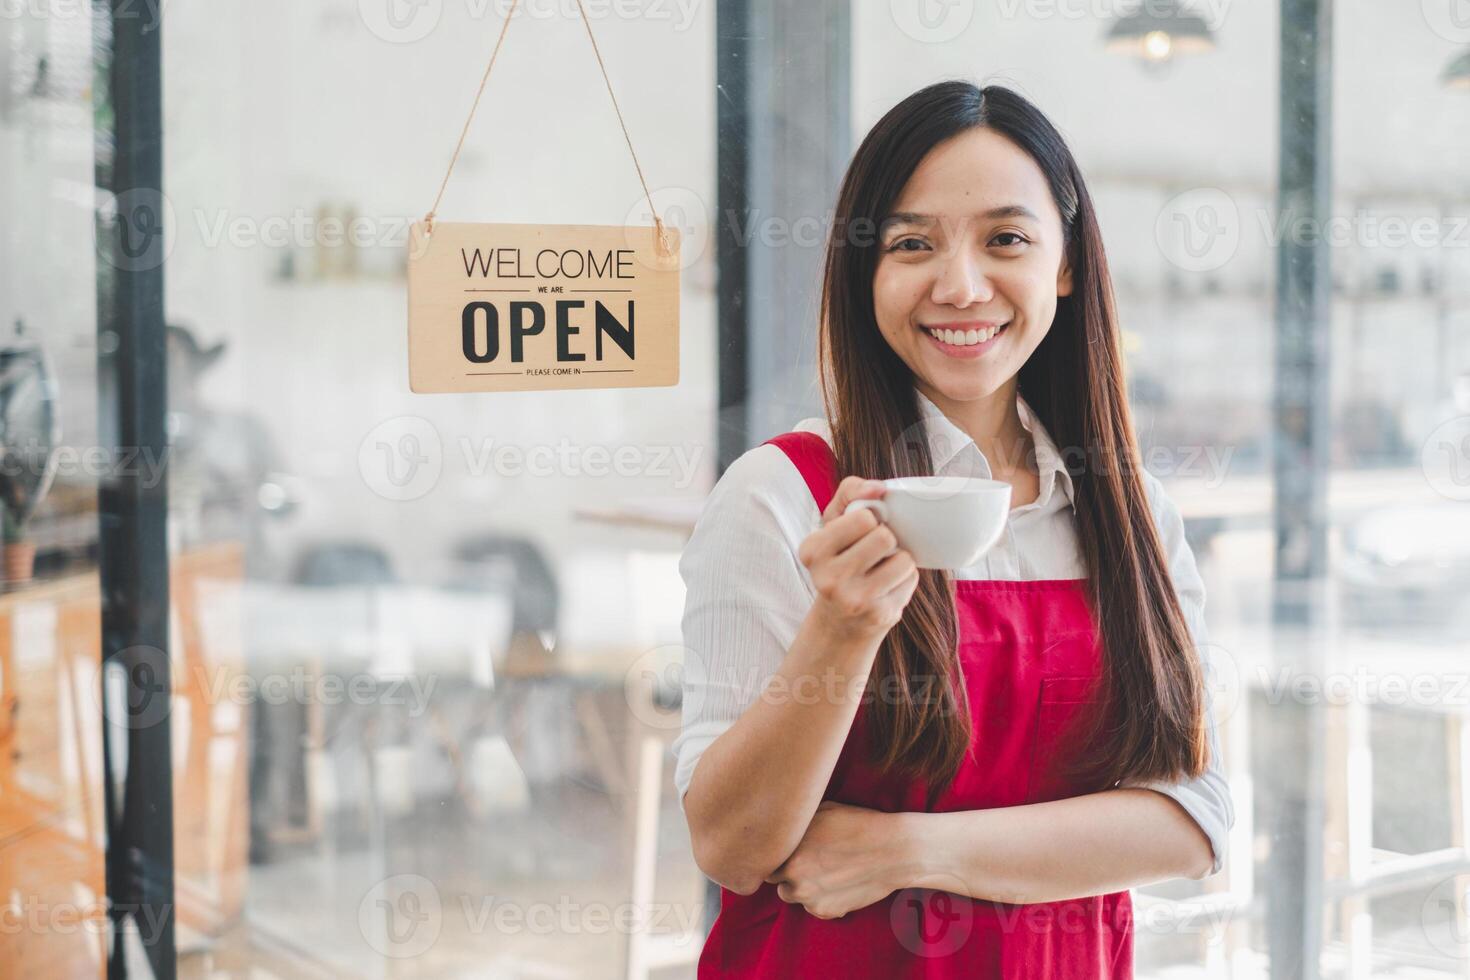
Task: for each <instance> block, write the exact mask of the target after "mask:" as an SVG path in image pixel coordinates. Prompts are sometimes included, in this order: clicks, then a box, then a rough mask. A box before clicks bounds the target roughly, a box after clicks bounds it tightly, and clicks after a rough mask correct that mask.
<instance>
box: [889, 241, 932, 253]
mask: <svg viewBox="0 0 1470 980" xmlns="http://www.w3.org/2000/svg"><path fill="white" fill-rule="evenodd" d="M905 245H917V246H919V247H920V248H922V247H923V246H924V243H923V242H921V241H920V240H919V239H917V238H900V239H899V240H898V241H896V242H894V243H893V244H892V245H889V246H888V251H890V252H914V251H917V250H918V249H912V248H904V246H905Z"/></svg>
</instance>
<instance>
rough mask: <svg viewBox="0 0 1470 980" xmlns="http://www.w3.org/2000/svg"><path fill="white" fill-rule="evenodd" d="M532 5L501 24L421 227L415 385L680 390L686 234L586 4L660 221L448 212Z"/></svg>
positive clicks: (417, 229)
mask: <svg viewBox="0 0 1470 980" xmlns="http://www.w3.org/2000/svg"><path fill="white" fill-rule="evenodd" d="M518 5H519V0H516V2H514V3H512V4H511V9H510V11H509V13H507V15H506V18H505V23H504V24H503V25H502V26H501V28H500V37H499V39H498V40H496V42H495V49H494V50H493V51H492V52H491V54H490V63H489V64H488V65H487V66H486V67H485V75H484V77H483V78H481V79H480V89H479V91H478V92H477V93H476V94H475V101H474V103H473V104H472V105H471V106H470V112H469V118H468V119H466V120H465V124H464V130H463V131H462V132H461V133H460V136H459V144H458V145H457V146H456V147H455V148H454V155H453V156H451V157H450V160H449V168H448V170H447V171H446V172H445V174H444V180H443V182H441V183H440V185H439V193H438V195H437V196H436V197H435V198H434V206H433V208H431V209H430V210H429V212H428V213H427V214H426V215H424V219H423V220H422V221H419V222H417V223H415V224H414V226H413V228H412V229H411V231H410V235H409V249H408V376H409V388H410V389H412V390H413V391H415V392H418V393H420V394H424V393H431V392H465V391H536V390H547V389H561V388H647V387H656V386H661V385H672V384H677V383H678V381H679V230H678V229H677V228H668V227H665V226H664V223H663V222H662V221H661V220H659V217H658V211H657V210H656V209H654V207H653V198H652V195H650V194H649V192H648V183H647V181H645V180H644V179H643V168H642V166H640V165H639V163H638V155H637V154H636V153H634V152H633V140H632V138H631V137H630V136H628V128H627V126H626V124H624V123H623V114H622V111H621V110H620V109H619V108H618V101H617V97H616V96H615V95H613V90H612V82H611V81H610V80H609V79H608V77H607V67H606V66H605V65H604V64H603V62H602V53H601V52H600V51H599V50H598V48H597V39H596V38H595V37H593V35H592V24H591V22H590V21H589V20H588V19H587V11H586V9H585V8H583V6H582V0H577V9H578V10H579V11H580V13H581V16H582V23H583V24H584V25H586V27H587V37H588V38H589V39H590V40H591V41H592V52H593V54H595V55H596V56H597V64H598V66H599V68H601V69H602V79H603V82H604V83H605V84H606V85H607V94H608V96H609V97H610V98H611V99H612V103H613V111H614V112H616V113H617V116H618V124H619V125H620V126H621V127H622V129H623V138H624V139H625V140H627V143H628V152H629V153H630V154H632V156H633V166H634V169H636V170H637V172H638V180H639V183H641V184H642V185H643V194H644V196H645V197H646V198H648V206H649V210H650V211H651V212H652V214H653V226H652V227H649V226H646V225H641V226H640V225H627V226H625V225H525V224H471V223H451V222H440V221H436V220H435V219H436V217H437V211H438V208H439V204H440V203H441V202H442V201H443V199H444V189H445V188H446V187H448V186H449V177H450V175H451V174H453V173H454V165H455V163H456V162H457V161H458V160H459V154H460V151H461V150H462V149H463V148H464V141H465V137H466V136H467V135H468V134H469V130H470V124H471V123H472V122H473V121H474V118H475V110H476V109H477V108H479V105H480V97H481V96H482V95H484V94H485V83H486V82H488V81H489V79H490V70H491V69H492V68H494V67H495V58H496V56H497V55H499V54H500V46H501V44H503V43H504V41H505V34H506V31H507V29H508V28H509V27H510V22H511V18H512V17H513V16H514V15H515V12H516V7H517V6H518Z"/></svg>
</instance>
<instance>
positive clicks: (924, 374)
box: [873, 129, 1072, 405]
mask: <svg viewBox="0 0 1470 980" xmlns="http://www.w3.org/2000/svg"><path fill="white" fill-rule="evenodd" d="M878 248H879V250H880V254H879V259H878V269H877V271H876V272H875V273H874V276H873V306H874V310H875V312H876V313H877V318H878V328H879V330H881V331H882V333H883V337H884V338H885V339H886V340H887V341H888V345H889V346H890V347H892V348H893V350H894V351H895V352H896V353H897V354H898V356H899V357H901V358H903V361H904V363H905V364H907V365H908V366H909V369H910V370H911V371H913V373H914V378H915V383H916V384H917V386H918V387H919V389H920V390H921V391H923V392H924V393H925V394H926V395H928V396H929V397H930V398H931V399H933V400H934V401H935V402H936V403H938V404H941V405H942V404H944V403H945V402H947V401H950V402H964V401H971V400H974V399H977V398H985V397H987V396H989V395H991V394H993V393H995V392H996V391H997V390H999V389H1000V388H1002V387H1003V386H1004V385H1006V384H1007V382H1009V381H1010V380H1011V379H1012V378H1014V377H1015V376H1016V373H1017V372H1018V371H1019V370H1020V369H1021V365H1022V364H1024V363H1026V359H1027V358H1028V357H1030V356H1031V352H1032V351H1034V350H1035V349H1036V347H1037V345H1038V344H1040V343H1041V340H1042V338H1043V337H1045V336H1046V332H1047V330H1049V329H1051V323H1052V318H1053V317H1054V316H1055V315H1056V310H1057V297H1058V296H1066V295H1068V294H1070V293H1071V291H1072V272H1071V267H1070V266H1069V264H1068V263H1067V262H1066V259H1065V255H1064V254H1063V247H1062V219H1061V214H1060V213H1059V212H1058V211H1057V208H1056V204H1055V202H1054V201H1053V200H1052V196H1051V190H1050V188H1049V187H1048V186H1047V182H1046V178H1045V176H1044V175H1043V174H1042V172H1041V168H1040V167H1038V166H1037V165H1036V163H1035V161H1033V160H1032V159H1031V157H1030V156H1028V155H1027V154H1026V153H1025V152H1024V151H1023V150H1021V149H1020V148H1018V147H1017V146H1016V145H1015V144H1014V143H1011V142H1010V141H1009V140H1007V139H1006V138H1005V137H1004V136H1001V135H1000V134H999V133H997V132H995V131H994V130H990V129H971V130H967V131H966V132H964V133H961V134H960V135H958V136H955V137H953V138H952V139H949V140H946V141H945V142H943V143H941V144H939V145H938V146H936V147H935V148H934V149H933V150H931V151H930V152H929V155H928V156H926V157H925V158H924V160H923V162H922V163H920V164H919V167H918V169H916V170H915V171H914V173H913V176H912V177H910V178H909V182H908V184H906V185H905V186H904V189H903V193H902V194H900V195H899V197H898V200H897V201H896V202H895V203H894V206H893V211H892V213H891V214H890V215H888V216H886V220H885V221H884V222H883V223H882V224H881V225H880V231H879V238H878ZM987 337H988V338H989V339H986V338H987Z"/></svg>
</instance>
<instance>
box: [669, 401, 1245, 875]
mask: <svg viewBox="0 0 1470 980" xmlns="http://www.w3.org/2000/svg"><path fill="white" fill-rule="evenodd" d="M918 400H919V405H920V408H921V411H922V413H923V430H924V431H923V437H924V438H925V439H926V441H927V442H928V444H929V448H930V452H931V456H932V459H933V462H934V472H935V474H936V475H939V476H961V477H981V478H987V479H989V478H992V474H991V469H990V464H989V462H988V461H987V460H986V458H985V456H984V454H983V453H982V452H981V451H980V449H979V447H978V446H976V445H975V441H974V440H973V439H971V438H970V437H969V435H967V434H966V433H965V432H964V430H963V429H961V428H960V427H959V426H957V425H955V423H954V422H952V421H951V420H950V419H949V418H948V417H946V416H945V415H944V413H943V412H942V411H940V410H939V408H938V407H937V406H936V405H935V404H934V403H933V402H932V401H930V400H929V399H928V398H927V397H925V396H924V395H923V393H921V392H920V393H918ZM1017 409H1018V412H1019V414H1020V417H1021V424H1022V425H1023V426H1024V427H1025V428H1026V430H1027V431H1028V432H1029V433H1030V434H1031V436H1032V439H1033V441H1034V442H1035V445H1036V464H1037V470H1038V472H1039V476H1040V485H1041V486H1040V494H1039V496H1038V497H1037V498H1036V500H1034V501H1032V502H1031V503H1028V504H1024V505H1022V506H1020V507H1016V508H1014V509H1012V510H1011V512H1010V520H1009V521H1008V523H1007V533H1006V534H1004V535H1002V537H1001V539H1000V540H999V541H998V542H997V543H996V544H995V546H994V547H993V548H991V549H990V550H989V551H988V552H986V554H985V555H984V556H983V557H982V558H981V560H980V561H979V562H977V563H976V564H975V565H973V566H971V567H969V568H963V569H957V570H956V571H955V572H954V576H955V578H960V579H1001V580H1008V581H1016V580H1030V579H1069V578H1085V577H1086V576H1087V569H1086V565H1085V563H1084V561H1083V558H1082V554H1081V551H1080V549H1079V547H1078V543H1077V532H1076V526H1075V522H1074V514H1073V503H1072V494H1073V488H1072V475H1071V474H1070V473H1068V472H1067V470H1066V468H1065V466H1064V465H1063V461H1062V459H1061V456H1060V454H1059V452H1058V450H1057V447H1056V444H1055V443H1054V442H1053V441H1052V439H1051V436H1050V435H1049V434H1048V433H1047V432H1046V430H1045V427H1044V426H1043V425H1042V424H1041V421H1040V420H1039V419H1038V418H1037V417H1036V415H1035V413H1034V412H1033V411H1032V410H1031V407H1030V406H1029V405H1027V404H1026V401H1025V399H1023V398H1021V397H1020V396H1019V395H1018V396H1017ZM795 431H799V432H815V433H818V434H819V435H821V436H822V438H823V439H825V440H826V441H827V443H828V445H831V443H832V435H831V428H830V426H829V425H828V423H827V421H826V420H825V419H821V418H809V419H805V420H803V421H802V422H801V423H800V424H799V425H797V426H796V430H795ZM1144 483H1145V485H1146V487H1147V492H1148V496H1149V505H1150V510H1151V511H1152V513H1153V516H1154V520H1155V522H1156V523H1157V525H1158V530H1159V536H1160V538H1161V540H1162V542H1163V546H1164V551H1165V554H1166V555H1167V558H1168V562H1169V573H1170V576H1171V577H1172V579H1173V582H1174V588H1175V589H1176V591H1177V593H1178V596H1179V602H1180V605H1181V606H1182V607H1183V611H1184V617H1185V620H1186V622H1187V623H1188V626H1189V629H1190V632H1191V635H1192V638H1193V639H1194V642H1195V648H1196V650H1197V651H1198V652H1199V653H1200V655H1201V657H1202V658H1203V657H1204V651H1205V649H1206V646H1205V644H1206V639H1205V623H1204V602H1205V592H1204V583H1203V582H1202V581H1201V579H1200V575H1199V570H1198V568H1197V567H1196V565H1195V560H1194V554H1193V552H1191V551H1190V548H1189V545H1188V544H1187V543H1186V541H1185V539H1184V522H1183V520H1182V519H1181V518H1180V516H1179V512H1178V510H1177V509H1176V508H1175V506H1174V504H1173V502H1172V501H1171V500H1170V499H1169V498H1168V496H1166V495H1165V493H1164V490H1163V487H1162V485H1161V484H1160V483H1159V481H1158V479H1157V478H1156V477H1154V476H1153V475H1152V474H1151V473H1147V472H1145V474H1144ZM821 524H822V515H821V512H820V511H818V510H817V505H816V501H815V500H813V499H812V495H811V491H810V490H809V489H808V488H807V485H806V481H805V480H804V479H803V478H802V476H801V474H800V473H799V472H798V471H797V469H796V467H795V465H793V464H792V462H791V460H790V459H789V458H788V457H787V456H786V454H785V453H784V452H782V451H781V449H780V448H778V447H776V446H772V445H760V446H756V447H755V448H753V449H750V450H748V451H747V452H745V453H744V454H743V455H741V456H740V457H739V458H738V459H736V460H735V461H734V462H733V463H731V464H730V467H729V468H728V469H727V470H726V471H725V473H724V475H723V476H721V477H720V480H719V482H718V483H716V485H715V487H714V489H713V490H712V491H711V492H710V495H709V498H708V499H707V500H706V502H705V505H704V509H703V511H702V512H701V514H700V517H699V520H698V522H697V523H696V525H695V528H694V532H693V534H692V535H691V537H690V539H689V542H688V544H687V546H686V547H685V549H684V553H683V555H682V556H681V558H680V561H679V573H680V575H681V576H683V579H684V584H685V587H686V589H687V593H686V597H685V605H684V616H683V632H684V679H683V694H684V703H683V717H682V727H681V730H680V733H679V736H678V738H677V739H676V740H675V741H674V746H673V750H674V753H675V754H676V756H677V758H678V762H677V765H676V767H675V770H674V785H675V787H676V788H677V790H678V796H679V804H680V806H681V807H682V806H683V803H684V794H685V793H686V792H688V790H689V782H690V779H691V777H692V776H693V774H694V767H695V765H696V764H697V763H698V762H699V757H700V755H701V754H702V753H703V752H704V750H705V749H706V748H707V747H708V746H709V745H710V743H712V742H713V741H714V740H715V739H716V738H718V737H719V736H720V734H721V733H722V732H724V731H725V730H726V729H727V728H729V727H730V726H731V725H732V724H733V723H734V722H735V720H736V719H737V718H739V717H740V715H741V714H742V713H743V712H744V711H745V709H746V708H748V707H749V706H750V705H751V704H753V703H754V702H755V699H756V698H757V697H758V696H759V694H760V692H761V690H762V689H763V688H764V687H765V685H766V683H767V682H768V681H769V680H770V678H771V676H772V675H773V674H774V673H775V671H776V670H777V668H779V666H780V664H781V661H782V660H783V659H784V658H785V656H786V652H787V650H789V649H790V647H791V644H792V642H793V641H794V640H795V638H796V632H797V630H798V628H799V627H800V626H801V623H802V620H804V619H805V618H806V614H807V611H808V610H809V609H810V608H811V606H812V603H813V602H814V601H815V599H816V588H815V586H814V585H813V584H812V581H811V576H810V574H809V573H808V572H807V570H806V567H805V566H804V565H802V563H801V561H800V560H799V559H798V558H797V549H798V548H799V547H800V545H801V542H802V541H803V540H804V539H805V538H806V537H807V535H809V534H811V533H812V532H813V531H815V530H817V529H818V528H819V527H821ZM1206 662H1207V660H1206ZM1207 701H1208V699H1207ZM1206 717H1207V731H1208V737H1209V746H1210V760H1211V761H1210V767H1209V770H1208V771H1207V772H1205V773H1204V774H1203V775H1201V776H1200V777H1199V778H1197V779H1194V780H1189V781H1186V782H1181V783H1165V782H1149V783H1145V782H1136V781H1135V782H1129V781H1126V780H1125V781H1124V784H1123V785H1125V786H1141V787H1144V788H1148V789H1154V790H1158V791H1159V792H1161V793H1164V794H1166V795H1168V796H1170V797H1171V798H1173V799H1174V800H1176V801H1178V803H1179V804H1180V805H1181V806H1182V807H1183V808H1184V809H1185V811H1186V812H1187V813H1188V814H1189V815H1190V816H1191V817H1192V818H1194V820H1195V822H1196V823H1198V824H1199V826H1200V828H1201V829H1202V830H1203V831H1204V832H1205V834H1206V835H1207V836H1208V837H1209V839H1210V844H1211V845H1212V846H1213V848H1214V854H1215V862H1214V867H1213V869H1212V871H1211V873H1212V874H1213V873H1214V872H1216V871H1219V870H1220V869H1221V867H1222V866H1223V865H1224V862H1225V854H1226V845H1227V842H1228V836H1229V831H1230V828H1231V826H1232V825H1233V824H1234V822H1235V811H1234V807H1233V805H1232V804H1231V801H1230V790H1229V786H1228V784H1227V783H1226V780H1225V775H1224V771H1223V769H1222V767H1221V760H1220V749H1219V738H1218V735H1217V733H1216V730H1215V719H1214V711H1213V709H1212V708H1210V707H1208V706H1207V711H1206Z"/></svg>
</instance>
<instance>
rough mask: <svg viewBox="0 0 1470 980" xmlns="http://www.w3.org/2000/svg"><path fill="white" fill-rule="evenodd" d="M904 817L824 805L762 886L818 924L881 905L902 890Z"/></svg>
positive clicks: (903, 885) (875, 811)
mask: <svg viewBox="0 0 1470 980" xmlns="http://www.w3.org/2000/svg"><path fill="white" fill-rule="evenodd" d="M904 816H905V814H899V813H885V812H883V811H882V810H869V809H866V808H864V807H859V806H848V805H847V804H845V803H834V802H832V801H831V800H824V801H822V803H821V805H820V806H818V807H817V812H816V814H815V815H814V816H813V817H812V822H811V824H810V825H809V826H808V827H807V829H806V834H805V835H804V836H803V837H802V839H801V843H800V844H798V845H797V847H796V850H795V852H793V853H792V855H791V856H790V857H789V858H787V859H786V861H785V863H784V864H782V865H781V866H780V867H779V868H777V869H776V870H775V871H773V872H771V874H770V876H769V877H767V878H766V881H768V882H775V883H776V884H777V888H776V893H777V894H778V895H779V896H780V897H781V900H782V901H784V902H790V903H792V904H796V905H801V906H802V907H803V908H805V909H806V910H807V912H809V913H810V914H812V915H814V916H816V917H817V918H819V919H836V918H840V917H842V916H844V915H846V914H847V913H849V912H851V911H853V910H854V909H860V908H865V907H867V906H869V905H872V904H873V903H874V902H878V901H881V900H882V899H884V898H886V897H888V896H889V895H890V894H892V893H893V892H895V891H897V890H898V889H900V888H903V887H905V883H904V873H905V871H904V869H905V868H906V867H907V865H908V854H907V844H906V837H905V835H904V834H903V833H902V827H901V824H900V819H901V818H902V817H904Z"/></svg>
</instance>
